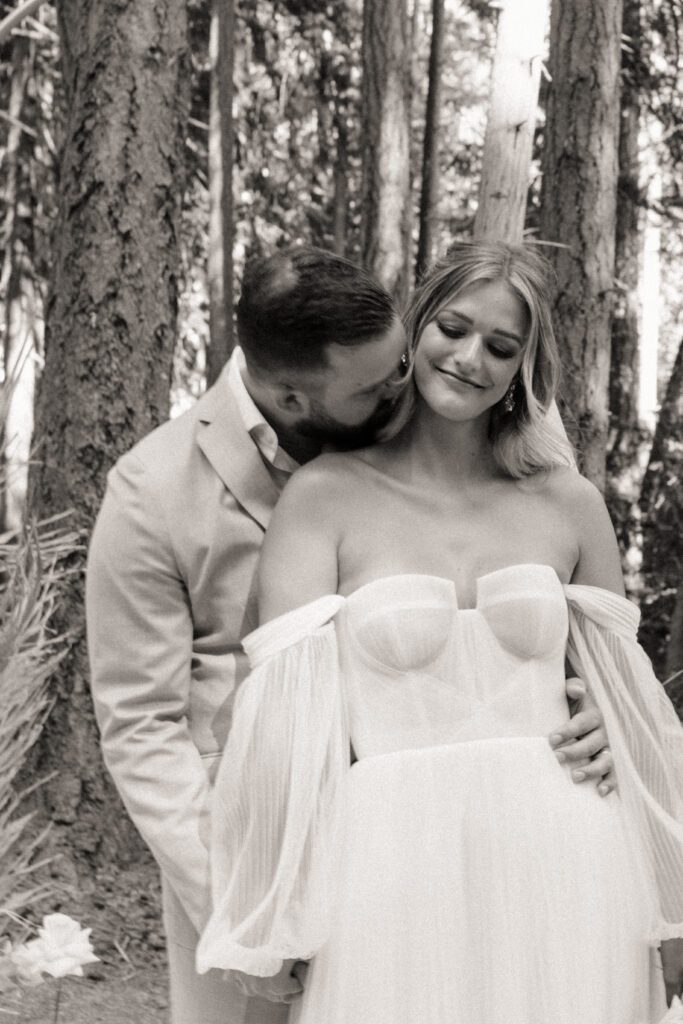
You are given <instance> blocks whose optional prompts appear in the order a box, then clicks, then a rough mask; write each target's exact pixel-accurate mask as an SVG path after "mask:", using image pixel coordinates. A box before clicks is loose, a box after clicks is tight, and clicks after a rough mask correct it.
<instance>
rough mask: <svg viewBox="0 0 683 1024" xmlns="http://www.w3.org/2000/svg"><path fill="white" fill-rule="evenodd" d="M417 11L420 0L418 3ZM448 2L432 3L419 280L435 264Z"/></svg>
mask: <svg viewBox="0 0 683 1024" xmlns="http://www.w3.org/2000/svg"><path fill="white" fill-rule="evenodd" d="M415 8H416V9H417V0H416V2H415ZM443 18H444V0H432V39H431V43H430V47H429V85H428V89H427V111H426V115H425V134H424V144H423V148H422V191H421V193H420V237H419V241H418V245H417V262H416V276H417V278H418V280H419V279H420V277H421V276H422V274H423V273H424V271H425V270H426V269H427V267H428V266H429V265H430V264H431V262H432V255H433V251H434V228H435V221H436V211H437V206H438V202H439V115H440V112H441V64H442V54H443V34H444V30H443Z"/></svg>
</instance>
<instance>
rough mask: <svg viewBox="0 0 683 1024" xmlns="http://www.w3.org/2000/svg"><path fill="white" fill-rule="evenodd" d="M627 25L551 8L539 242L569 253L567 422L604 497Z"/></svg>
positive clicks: (610, 14) (614, 17) (562, 321)
mask: <svg viewBox="0 0 683 1024" xmlns="http://www.w3.org/2000/svg"><path fill="white" fill-rule="evenodd" d="M621 17H622V11H621V0H602V2H601V3H599V4H596V3H594V2H593V0H562V3H557V2H556V3H555V4H553V7H552V17H551V30H550V61H549V70H550V74H551V77H552V82H551V86H550V89H549V97H548V110H547V120H546V128H545V140H544V146H543V186H542V193H541V237H542V238H543V239H545V240H547V241H551V242H556V243H559V244H560V245H561V246H564V247H566V248H564V247H563V248H556V247H553V248H552V249H551V251H550V255H551V257H552V259H553V262H554V264H555V269H556V273H557V291H556V299H555V310H554V312H555V328H556V330H557V336H558V339H559V343H560V350H561V352H562V356H563V362H564V368H565V378H564V389H563V405H564V415H563V419H564V422H565V423H566V424H567V426H568V429H569V431H570V434H571V435H572V436H573V440H574V441H575V442H576V443H577V446H578V451H579V458H580V464H581V467H582V469H583V472H584V473H585V474H586V476H588V478H589V479H591V480H592V481H593V482H594V483H595V484H597V485H598V486H599V487H600V488H603V487H604V484H605V462H606V445H607V428H608V386H609V368H610V321H611V312H612V303H613V284H614V237H615V216H616V189H617V172H618V162H617V143H618V131H619V65H620V35H621Z"/></svg>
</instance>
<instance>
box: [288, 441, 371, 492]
mask: <svg viewBox="0 0 683 1024" xmlns="http://www.w3.org/2000/svg"><path fill="white" fill-rule="evenodd" d="M362 475H363V462H362V459H361V457H360V453H359V455H356V453H355V452H329V453H325V454H324V455H318V457H317V458H315V459H312V460H311V461H310V462H307V463H306V464H305V465H303V466H301V468H300V469H297V471H296V473H294V474H293V476H292V477H291V479H290V480H289V482H288V483H287V486H286V487H285V489H284V491H283V495H282V498H281V499H280V500H281V501H282V500H283V499H284V498H287V499H288V500H289V501H291V500H293V499H296V500H297V501H301V500H306V498H308V497H309V496H313V495H314V496H315V497H316V500H322V499H325V498H330V499H331V500H336V498H337V497H338V495H339V493H340V492H343V493H345V494H348V489H349V487H354V486H355V485H358V486H361V479H362Z"/></svg>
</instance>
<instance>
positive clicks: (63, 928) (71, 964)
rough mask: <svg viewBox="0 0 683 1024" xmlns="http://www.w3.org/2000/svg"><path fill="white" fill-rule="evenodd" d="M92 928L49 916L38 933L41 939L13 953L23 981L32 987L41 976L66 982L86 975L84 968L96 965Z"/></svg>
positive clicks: (63, 916)
mask: <svg viewBox="0 0 683 1024" xmlns="http://www.w3.org/2000/svg"><path fill="white" fill-rule="evenodd" d="M91 930H92V929H90V928H81V926H80V924H79V923H78V921H74V920H73V918H71V917H68V916H67V915H66V914H48V915H46V917H44V918H43V925H42V927H41V928H39V929H38V938H37V939H32V940H31V941H30V942H25V943H24V944H23V945H22V946H17V948H16V949H15V950H14V952H13V953H12V961H13V963H14V964H15V966H16V968H17V972H18V973H19V974H20V975H21V977H22V979H23V980H24V981H26V982H28V983H29V984H30V983H31V982H34V983H36V982H37V981H39V980H40V975H41V974H43V973H44V974H50V975H52V977H53V978H63V977H64V976H65V975H66V974H76V975H79V976H81V975H82V974H83V965H84V964H92V963H95V961H96V960H99V957H97V956H95V954H94V952H93V948H92V946H91V944H90V932H91Z"/></svg>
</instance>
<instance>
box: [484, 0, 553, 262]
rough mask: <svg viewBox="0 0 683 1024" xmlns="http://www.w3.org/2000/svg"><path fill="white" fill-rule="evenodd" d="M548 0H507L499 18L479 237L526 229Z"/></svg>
mask: <svg viewBox="0 0 683 1024" xmlns="http://www.w3.org/2000/svg"><path fill="white" fill-rule="evenodd" d="M548 3H549V0H507V2H506V3H505V5H504V7H503V10H502V11H501V14H500V19H499V21H498V35H497V41H496V53H495V57H494V61H493V75H492V87H491V98H490V101H489V115H488V121H487V124H486V137H485V140H484V157H483V165H482V175H481V185H480V188H479V205H478V207H477V215H476V217H475V221H474V237H475V238H495V239H504V240H505V241H507V242H512V243H513V244H515V245H518V244H519V243H520V242H521V241H522V236H523V233H524V221H525V218H526V202H527V192H528V190H529V173H530V169H531V153H532V147H533V141H534V129H535V127H536V111H537V106H538V88H539V83H540V79H541V67H542V63H543V56H544V53H545V42H544V40H545V30H546V22H547V18H548Z"/></svg>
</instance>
